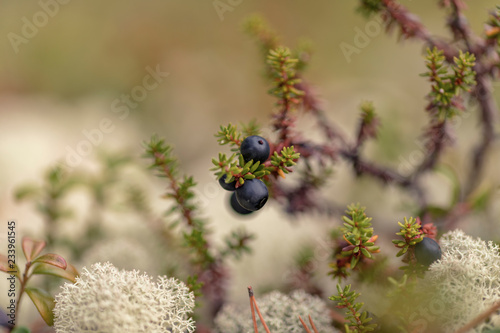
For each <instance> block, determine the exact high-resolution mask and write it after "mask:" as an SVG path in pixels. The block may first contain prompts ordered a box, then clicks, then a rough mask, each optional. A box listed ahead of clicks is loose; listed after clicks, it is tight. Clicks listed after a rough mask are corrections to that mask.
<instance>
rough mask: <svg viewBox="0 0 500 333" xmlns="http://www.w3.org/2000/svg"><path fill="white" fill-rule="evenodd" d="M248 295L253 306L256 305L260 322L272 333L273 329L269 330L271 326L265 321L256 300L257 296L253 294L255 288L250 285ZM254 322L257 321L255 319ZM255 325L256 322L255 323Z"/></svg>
mask: <svg viewBox="0 0 500 333" xmlns="http://www.w3.org/2000/svg"><path fill="white" fill-rule="evenodd" d="M248 296H249V297H250V302H253V306H255V310H256V311H257V315H258V316H259V319H260V322H261V323H262V325H263V326H264V329H265V330H266V333H271V331H269V328H268V327H267V325H266V322H265V321H264V317H262V314H261V313H260V310H259V306H258V305H257V301H256V300H255V297H254V295H253V289H252V287H250V286H249V287H248ZM252 309H253V308H252ZM254 323H255V321H254ZM254 327H255V324H254Z"/></svg>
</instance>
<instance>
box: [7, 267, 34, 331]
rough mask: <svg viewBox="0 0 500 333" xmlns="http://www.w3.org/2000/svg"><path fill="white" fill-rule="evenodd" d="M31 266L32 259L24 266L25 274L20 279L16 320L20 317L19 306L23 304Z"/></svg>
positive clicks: (15, 313)
mask: <svg viewBox="0 0 500 333" xmlns="http://www.w3.org/2000/svg"><path fill="white" fill-rule="evenodd" d="M30 267H31V261H28V262H27V263H26V267H25V268H24V273H23V276H22V278H20V279H19V284H20V285H21V290H19V297H18V298H17V302H16V310H15V312H14V318H15V320H16V321H17V319H18V313H19V306H20V305H21V298H22V296H23V294H24V289H25V288H26V283H27V282H28V279H29V276H28V270H29V269H30ZM16 326H17V324H16ZM16 326H12V327H11V328H10V330H9V332H11V331H12V330H13V329H14V328H15V327H16Z"/></svg>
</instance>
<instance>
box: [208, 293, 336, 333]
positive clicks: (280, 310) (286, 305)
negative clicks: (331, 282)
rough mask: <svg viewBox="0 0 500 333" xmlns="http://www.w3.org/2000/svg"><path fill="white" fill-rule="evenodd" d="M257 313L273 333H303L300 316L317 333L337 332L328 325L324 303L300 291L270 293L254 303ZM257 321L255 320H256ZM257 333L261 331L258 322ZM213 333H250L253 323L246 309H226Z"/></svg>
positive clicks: (223, 310)
mask: <svg viewBox="0 0 500 333" xmlns="http://www.w3.org/2000/svg"><path fill="white" fill-rule="evenodd" d="M257 304H258V305H259V309H260V312H261V313H262V316H263V317H264V320H265V322H266V324H267V326H268V327H269V330H270V331H271V332H273V333H299V332H300V333H303V332H304V327H303V326H302V324H301V323H300V320H299V316H301V317H302V318H303V319H304V320H305V321H306V322H307V321H308V320H307V317H308V316H309V315H310V316H311V317H312V319H313V321H314V324H315V325H316V327H317V329H318V331H319V332H337V331H336V330H335V329H334V328H333V327H332V326H331V325H330V313H329V310H328V307H327V305H326V303H325V302H324V301H323V300H322V299H320V298H319V297H316V296H312V295H309V294H307V293H306V292H304V291H302V290H297V291H294V292H292V293H291V294H290V296H287V295H285V294H282V293H280V292H279V291H273V292H271V293H269V294H267V295H264V296H263V297H260V298H258V299H257ZM257 320H258V319H257ZM258 325H259V332H261V331H262V332H263V331H264V327H263V326H262V324H261V323H260V321H258ZM215 326H216V332H219V333H248V332H253V331H254V329H253V321H252V315H251V311H250V307H248V308H243V309H242V308H239V307H237V306H234V305H226V306H224V308H223V309H222V311H221V312H220V313H219V314H218V315H217V317H216V318H215Z"/></svg>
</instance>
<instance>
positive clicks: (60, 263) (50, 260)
mask: <svg viewBox="0 0 500 333" xmlns="http://www.w3.org/2000/svg"><path fill="white" fill-rule="evenodd" d="M42 262H43V263H46V264H49V265H52V266H56V267H59V268H62V269H66V266H67V265H68V264H67V263H66V260H64V258H63V257H61V256H60V255H58V254H54V253H47V254H44V255H43V256H40V257H38V258H36V259H35V260H33V263H42Z"/></svg>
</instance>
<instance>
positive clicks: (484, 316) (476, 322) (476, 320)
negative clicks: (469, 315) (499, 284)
mask: <svg viewBox="0 0 500 333" xmlns="http://www.w3.org/2000/svg"><path fill="white" fill-rule="evenodd" d="M499 309H500V302H497V303H495V304H493V306H492V307H490V308H489V309H488V310H486V311H485V312H483V313H481V314H480V315H479V316H477V317H476V318H474V319H472V320H471V321H470V322H468V323H467V324H466V325H465V326H464V327H462V328H460V329H458V330H457V331H455V333H467V332H469V331H470V330H471V329H473V328H474V327H476V326H477V325H479V324H481V323H482V322H483V321H485V320H486V319H488V318H489V317H490V316H491V315H492V314H494V313H495V312H497V311H498V310H499Z"/></svg>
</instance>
